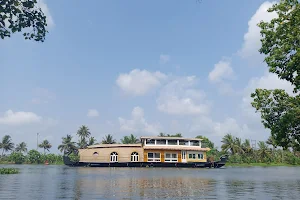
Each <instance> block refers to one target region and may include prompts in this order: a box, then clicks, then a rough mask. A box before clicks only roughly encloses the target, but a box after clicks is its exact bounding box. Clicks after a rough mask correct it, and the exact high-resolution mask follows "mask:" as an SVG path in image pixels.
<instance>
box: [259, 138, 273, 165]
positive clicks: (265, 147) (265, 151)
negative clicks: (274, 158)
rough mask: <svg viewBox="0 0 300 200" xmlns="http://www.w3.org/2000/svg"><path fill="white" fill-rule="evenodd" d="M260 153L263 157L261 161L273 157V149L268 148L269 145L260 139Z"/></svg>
mask: <svg viewBox="0 0 300 200" xmlns="http://www.w3.org/2000/svg"><path fill="white" fill-rule="evenodd" d="M258 147H259V149H258V155H259V157H260V159H261V161H264V160H265V159H268V160H269V159H270V157H271V151H270V149H269V148H268V145H267V144H266V143H265V142H263V141H259V142H258Z"/></svg>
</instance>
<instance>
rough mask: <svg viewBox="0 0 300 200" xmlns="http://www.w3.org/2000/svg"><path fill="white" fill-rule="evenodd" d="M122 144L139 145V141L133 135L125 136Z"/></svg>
mask: <svg viewBox="0 0 300 200" xmlns="http://www.w3.org/2000/svg"><path fill="white" fill-rule="evenodd" d="M121 142H122V143H123V144H136V143H139V139H137V137H136V136H134V135H133V134H131V135H130V136H124V137H123V139H121Z"/></svg>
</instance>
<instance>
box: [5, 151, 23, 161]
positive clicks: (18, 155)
mask: <svg viewBox="0 0 300 200" xmlns="http://www.w3.org/2000/svg"><path fill="white" fill-rule="evenodd" d="M8 160H9V161H11V162H14V163H15V164H22V163H24V162H25V160H26V157H25V156H24V155H23V154H22V153H21V152H13V153H11V154H10V156H9V157H8Z"/></svg>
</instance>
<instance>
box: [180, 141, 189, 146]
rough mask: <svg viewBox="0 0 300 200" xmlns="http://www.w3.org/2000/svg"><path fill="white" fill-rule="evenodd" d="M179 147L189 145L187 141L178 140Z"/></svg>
mask: <svg viewBox="0 0 300 200" xmlns="http://www.w3.org/2000/svg"><path fill="white" fill-rule="evenodd" d="M179 145H185V146H188V145H189V141H184V140H179Z"/></svg>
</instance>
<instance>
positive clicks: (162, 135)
mask: <svg viewBox="0 0 300 200" xmlns="http://www.w3.org/2000/svg"><path fill="white" fill-rule="evenodd" d="M158 137H182V134H181V133H176V134H173V135H172V134H165V133H159V134H158Z"/></svg>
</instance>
